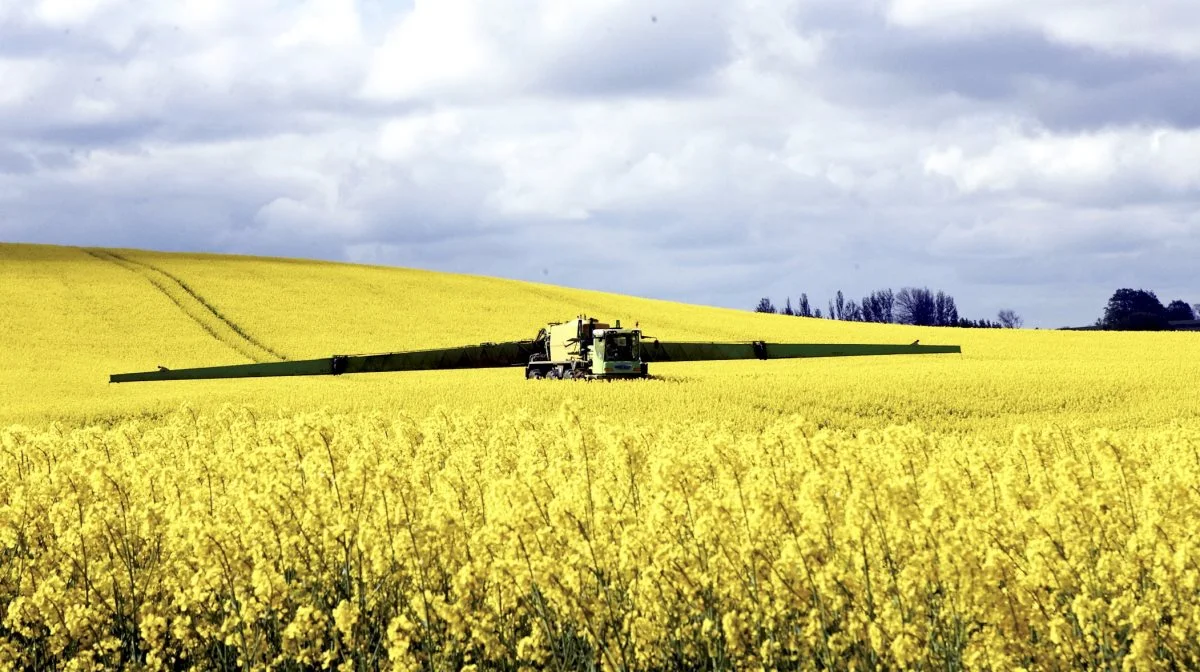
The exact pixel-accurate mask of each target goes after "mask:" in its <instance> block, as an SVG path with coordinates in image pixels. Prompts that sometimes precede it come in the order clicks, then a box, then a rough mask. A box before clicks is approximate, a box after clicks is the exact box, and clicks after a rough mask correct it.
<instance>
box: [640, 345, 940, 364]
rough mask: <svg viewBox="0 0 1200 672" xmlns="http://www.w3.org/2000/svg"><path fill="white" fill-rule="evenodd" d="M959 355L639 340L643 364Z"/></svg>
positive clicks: (899, 348)
mask: <svg viewBox="0 0 1200 672" xmlns="http://www.w3.org/2000/svg"><path fill="white" fill-rule="evenodd" d="M952 352H959V353H960V352H962V348H961V347H959V346H957V345H889V344H884V343H765V342H763V341H753V342H750V343H698V342H695V343H693V342H681V341H676V342H670V341H657V340H643V341H642V361H643V362H697V361H705V360H722V359H795V358H807V357H862V356H872V355H927V354H936V353H952Z"/></svg>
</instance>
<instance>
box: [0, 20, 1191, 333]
mask: <svg viewBox="0 0 1200 672" xmlns="http://www.w3.org/2000/svg"><path fill="white" fill-rule="evenodd" d="M706 4H708V3H706ZM711 6H712V7H714V8H715V9H714V10H713V13H711V14H710V13H708V12H707V11H706V10H704V9H700V8H696V7H695V6H694V5H691V4H690V3H684V2H682V0H680V1H671V2H665V3H659V4H656V5H652V6H651V5H641V4H640V3H639V4H635V5H632V7H633V8H632V9H627V10H625V13H616V14H611V15H604V16H602V17H601V18H602V20H601V21H600V23H599V26H598V29H597V30H595V31H592V32H588V33H586V34H584V35H583V36H582V37H580V38H579V39H577V40H574V41H569V42H568V43H564V44H550V45H549V46H545V48H544V49H543V50H542V51H540V52H538V53H536V54H532V55H531V56H530V59H531V61H530V62H528V63H523V64H521V66H522V67H524V68H526V70H525V71H524V74H525V75H527V76H528V78H527V79H521V78H518V85H517V86H516V88H514V89H513V90H501V91H490V92H489V90H488V89H487V88H486V87H481V91H483V92H482V93H480V94H479V97H478V98H474V99H471V100H469V101H463V100H457V99H449V100H442V99H436V98H434V99H431V100H426V101H423V102H422V103H421V104H420V105H415V104H412V103H391V102H378V101H365V100H363V99H361V98H359V97H358V95H357V92H358V90H359V88H360V83H361V81H362V78H363V76H364V73H366V72H367V70H368V64H367V63H366V62H365V58H366V57H365V54H366V53H369V51H370V49H369V48H370V47H371V46H372V44H366V45H360V47H356V48H353V49H349V50H347V51H344V52H343V51H338V50H332V51H322V50H319V49H318V50H315V51H312V52H311V53H304V52H303V50H301V52H300V53H297V52H295V51H287V50H281V49H279V48H276V47H274V46H272V43H271V40H270V39H269V37H270V36H269V35H263V36H259V35H257V34H256V33H253V32H247V33H246V34H245V35H241V34H239V35H234V36H216V35H213V36H205V35H203V34H200V33H197V32H195V31H192V30H190V29H189V28H188V27H184V28H183V30H181V31H178V32H177V31H176V30H175V29H174V28H173V27H171V26H170V25H143V26H140V27H139V26H138V25H137V22H136V21H134V22H133V25H134V29H133V30H131V31H127V32H128V34H129V35H130V36H131V37H128V38H127V39H124V40H117V41H111V40H107V41H106V40H105V39H102V37H103V36H102V35H100V33H101V32H102V31H100V30H99V29H98V28H94V29H92V30H79V31H74V32H73V33H72V34H70V35H66V34H63V33H61V31H58V32H55V31H51V30H48V29H44V28H39V27H38V26H36V25H33V24H31V23H28V22H25V23H18V22H16V21H10V22H9V23H6V24H2V25H0V58H13V57H19V58H21V59H35V58H36V59H42V62H44V63H45V64H46V65H47V67H49V69H50V70H49V73H50V74H49V77H48V78H47V79H46V80H45V81H43V82H41V85H42V86H41V88H40V89H39V90H38V91H37V92H36V95H34V96H32V97H30V98H29V99H25V100H18V101H8V102H3V99H2V98H0V238H4V239H6V240H28V241H36V242H53V243H61V244H79V245H112V246H130V247H144V248H157V249H167V250H200V251H212V252H232V253H255V254H269V255H284V256H298V257H308V258H333V259H349V260H354V261H365V262H369V263H395V264H399V265H405V266H414V267H421V268H433V269H437V270H445V271H456V272H466V273H477V274H485V275H496V276H501V277H510V278H519V279H526V280H534V281H541V282H552V283H555V284H562V285H567V286H574V287H582V288H588V289H599V290H605V291H614V292H621V293H628V294H634V295H640V296H652V297H658V298H668V299H676V300H683V301H692V302H698V303H709V304H716V305H725V306H730V307H741V308H749V307H750V306H752V305H753V303H754V302H755V301H756V300H757V299H758V298H759V297H760V296H763V295H770V296H772V297H773V298H775V299H776V300H777V301H779V302H782V300H783V297H785V296H791V297H793V298H795V297H796V296H797V295H798V294H799V293H800V292H801V291H804V292H807V293H808V294H809V297H810V299H811V300H813V301H814V303H816V305H819V306H822V307H823V306H824V301H825V300H826V299H827V298H828V297H830V296H832V295H833V293H834V292H835V291H836V290H838V289H842V290H843V291H844V292H846V293H847V295H848V296H851V297H855V298H857V297H860V296H861V295H863V294H865V293H867V292H869V291H871V290H873V289H877V288H880V287H885V286H891V287H893V288H899V287H901V286H905V285H918V286H924V285H928V286H930V287H934V288H942V289H946V290H947V291H950V292H951V293H952V294H954V295H955V296H956V298H957V299H958V301H959V306H960V309H961V311H962V312H963V313H964V314H965V315H968V316H971V317H985V316H989V317H990V316H992V315H994V313H995V310H997V309H999V308H1002V307H1011V308H1015V309H1017V310H1018V312H1020V313H1022V315H1024V316H1025V317H1026V320H1027V322H1029V323H1030V324H1038V323H1041V324H1043V326H1061V325H1062V324H1072V323H1074V324H1086V323H1088V322H1090V321H1091V320H1093V319H1095V317H1096V315H1097V311H1098V310H1099V307H1100V306H1102V305H1103V301H1104V300H1105V299H1106V298H1107V295H1108V293H1111V291H1112V289H1113V288H1114V287H1115V286H1117V285H1118V284H1127V285H1130V286H1147V287H1149V288H1152V289H1157V288H1161V289H1162V291H1163V292H1167V293H1171V294H1173V293H1175V292H1178V293H1179V294H1180V295H1181V296H1183V298H1186V299H1189V300H1200V295H1197V296H1187V295H1186V291H1185V290H1186V289H1187V286H1188V285H1189V283H1192V284H1193V285H1194V282H1195V279H1194V278H1195V273H1194V271H1193V270H1191V267H1192V266H1194V264H1192V266H1189V265H1188V263H1187V262H1188V261H1189V260H1192V261H1194V260H1195V259H1196V258H1197V257H1198V256H1200V249H1197V246H1198V245H1197V243H1196V241H1197V240H1200V233H1198V232H1200V222H1197V221H1194V220H1192V219H1189V218H1188V214H1187V213H1188V212H1189V209H1190V211H1193V212H1194V211H1195V209H1196V208H1197V207H1198V205H1197V202H1198V201H1200V198H1198V197H1197V194H1195V193H1194V190H1191V191H1189V190H1187V189H1176V190H1175V191H1174V192H1172V191H1171V190H1170V188H1168V187H1169V185H1167V186H1164V184H1163V181H1162V176H1161V175H1159V174H1151V171H1141V172H1139V171H1138V170H1132V171H1129V172H1127V173H1122V174H1121V175H1120V179H1119V180H1117V181H1115V182H1103V183H1100V184H1085V185H1084V186H1083V187H1079V188H1076V187H1073V186H1072V184H1071V181H1070V180H1066V181H1065V183H1064V184H1058V183H1055V182H1053V181H1051V180H1046V179H1042V178H1039V177H1038V176H1037V175H1033V176H1032V177H1029V176H1019V177H1020V178H1021V179H1017V180H1015V181H1014V182H1013V185H1014V186H1013V187H1012V188H1011V189H1008V190H999V191H994V192H977V193H963V192H960V191H958V190H957V189H956V187H955V185H954V183H952V182H951V181H949V180H946V179H943V178H942V177H939V176H937V175H930V174H926V173H925V172H924V170H923V167H922V159H923V156H924V152H925V151H926V150H929V149H931V148H936V147H940V146H943V145H944V142H943V141H944V140H947V139H950V140H953V142H954V143H956V144H959V143H961V144H962V146H963V147H964V148H965V149H966V154H967V156H968V158H970V157H973V156H986V155H987V154H988V151H989V150H990V149H991V148H992V147H993V146H994V145H995V143H996V142H997V140H996V136H995V133H994V131H995V126H996V124H997V123H998V121H999V120H1015V121H1016V122H1017V125H1018V128H1025V127H1027V128H1031V129H1036V130H1037V131H1038V132H1041V131H1045V130H1048V131H1049V132H1055V131H1070V130H1076V129H1089V128H1099V127H1108V126H1118V127H1122V126H1127V127H1131V128H1135V130H1136V128H1139V127H1138V126H1136V125H1138V124H1141V125H1155V124H1163V125H1169V126H1177V127H1181V128H1182V127H1192V126H1195V125H1196V119H1197V118H1198V116H1200V112H1198V110H1200V107H1198V105H1200V104H1198V103H1196V102H1194V101H1193V100H1192V98H1191V97H1190V96H1189V95H1188V94H1189V93H1190V91H1189V89H1191V90H1195V89H1196V88H1200V87H1197V86H1196V85H1197V84H1200V82H1198V81H1197V79H1198V78H1200V74H1196V73H1197V72H1200V68H1195V67H1193V66H1194V64H1193V63H1189V62H1187V61H1184V60H1179V59H1173V58H1170V57H1160V56H1145V55H1126V56H1119V55H1113V54H1112V53H1109V52H1100V51H1088V50H1086V49H1083V48H1076V47H1066V46H1062V45H1059V44H1055V43H1051V42H1048V41H1047V40H1045V39H1044V38H1042V37H1040V36H1038V35H1036V34H1033V33H1022V32H1018V31H1009V32H1006V33H1003V34H997V33H990V34H986V35H977V36H974V37H962V36H960V37H954V38H948V37H940V36H938V37H935V36H933V35H932V34H930V33H928V32H924V31H919V30H908V29H902V28H897V27H892V26H888V25H886V22H885V21H884V20H883V19H882V18H881V17H880V16H879V15H878V14H877V13H875V10H874V8H873V3H869V2H862V3H854V2H841V1H840V0H839V1H837V2H833V1H828V0H822V1H820V2H806V3H803V4H801V5H800V7H801V9H800V11H799V13H798V15H797V19H796V21H797V24H796V27H797V30H798V31H800V32H802V33H803V34H804V35H805V36H809V37H814V36H815V37H819V38H820V42H821V43H822V44H823V45H824V47H823V50H822V51H821V52H820V57H819V58H818V60H817V62H816V64H815V65H804V64H802V63H801V61H803V59H788V58H782V57H780V58H775V57H774V56H772V55H763V54H759V53H757V52H756V51H755V49H757V48H758V45H756V44H755V43H754V41H753V40H750V41H746V40H735V39H733V35H732V31H734V30H735V28H731V26H733V25H734V24H735V23H736V22H734V21H732V20H731V19H732V18H737V17H736V16H732V13H733V12H734V11H735V10H736V11H740V12H749V11H753V10H752V9H750V8H748V7H744V6H740V5H739V6H737V7H735V5H733V4H729V5H725V4H720V5H718V4H716V3H711ZM380 7H381V5H380V4H378V3H376V4H374V5H372V9H371V10H370V11H371V12H376V13H377V12H379V11H382V10H381V9H380ZM738 7H740V9H738ZM651 15H653V16H655V18H656V19H657V20H654V21H652V20H651V19H650V17H651ZM373 16H374V14H373ZM390 20H395V17H390ZM382 22H383V20H382V19H379V20H377V21H376V23H382ZM374 28H375V29H374V30H371V29H369V27H368V30H366V31H365V33H366V34H367V35H368V36H372V37H369V39H374V40H376V41H377V40H378V39H382V35H383V34H384V32H385V31H383V30H381V29H380V27H379V26H378V25H376V26H375V27H374ZM227 37H228V38H229V39H231V40H233V44H234V45H235V47H236V53H237V54H238V56H239V58H241V59H242V60H241V61H240V62H241V63H242V64H243V65H242V66H241V67H238V68H236V69H234V70H233V71H231V72H224V73H221V72H218V73H217V74H212V73H207V72H197V71H195V70H189V69H188V68H186V67H183V64H184V63H185V62H187V61H188V59H189V58H190V57H191V56H194V55H195V54H196V51H197V49H198V48H201V47H204V46H206V45H207V44H208V42H207V41H209V40H217V39H225V38H227ZM510 37H511V38H512V39H513V40H515V42H514V43H522V40H523V39H525V38H526V37H527V36H524V35H514V36H510ZM5 38H11V39H10V40H8V41H6V40H5ZM114 44H115V45H117V46H113V45H114ZM538 44H542V43H541V42H538ZM539 48H541V47H539ZM747 50H748V51H747ZM764 63H767V64H768V66H764V65H763V64H764ZM127 66H129V67H127ZM135 66H136V67H135ZM784 66H786V68H785V67H784ZM788 68H790V69H788ZM218 70H219V69H218ZM132 73H137V77H138V79H137V80H135V79H134V75H133V74H132ZM80 92H84V93H88V94H89V95H92V96H93V97H95V98H96V99H97V100H99V101H101V102H104V103H106V104H109V105H108V106H107V107H105V108H104V111H103V113H97V112H94V111H93V112H91V113H89V114H84V113H81V112H79V111H78V110H76V109H75V108H74V107H73V106H72V102H73V101H74V100H75V98H76V96H77V94H79V93H80ZM597 110H599V111H600V112H599V113H597ZM443 111H444V112H447V113H448V115H449V117H450V123H449V127H448V128H442V127H440V126H438V125H437V120H434V121H433V122H431V125H418V126H417V130H416V131H414V140H413V141H412V146H411V147H410V146H407V145H405V146H403V147H400V148H395V147H392V148H387V147H383V146H382V145H384V144H385V143H384V141H383V139H382V138H383V137H384V136H386V133H384V132H383V131H384V125H385V124H386V123H387V122H390V121H403V120H405V119H418V120H420V119H422V118H424V117H427V116H430V115H432V114H433V113H436V112H443ZM1135 140H1136V138H1135ZM400 144H403V143H400ZM610 145H611V146H613V147H615V148H610ZM73 150H74V151H73ZM114 157H115V158H114ZM506 199H507V200H506ZM1031 202H1034V203H1040V204H1043V205H1044V204H1046V203H1050V204H1053V207H1046V208H1045V209H1044V212H1042V214H1039V215H1028V217H1029V218H1030V219H1029V221H1025V222H1023V223H1024V224H1025V225H1027V226H1028V227H1029V228H1028V231H1031V232H1034V233H1037V235H1025V234H1022V233H1021V232H1020V231H1015V230H1014V229H1013V228H1012V227H1006V225H1005V222H1013V221H1021V218H1022V217H1023V216H1025V214H1024V213H1028V212H1029V210H1028V209H1027V208H1028V205H1029V204H1030V203H1031ZM514 203H515V204H516V205H514ZM1135 206H1136V207H1135ZM576 211H579V212H584V211H586V213H587V215H588V217H587V218H586V219H582V220H578V219H572V218H571V217H574V216H575V213H576ZM1098 212H1099V213H1103V214H1104V216H1103V217H1100V218H1099V219H1097V215H1096V213H1098ZM1147 222H1159V223H1165V224H1162V225H1161V226H1157V225H1156V226H1150V225H1147ZM972 226H978V227H979V231H978V232H977V233H978V235H973V234H972V228H971V227H972ZM1056 226H1058V227H1061V231H1060V232H1059V233H1058V234H1054V233H1047V231H1050V230H1051V229H1053V227H1056ZM960 229H961V231H960ZM947 231H949V233H947ZM964 231H965V233H964ZM955 232H957V235H958V237H957V238H955V237H954V235H955ZM1063 232H1065V233H1063ZM939 234H940V235H941V236H942V237H941V238H939ZM1193 293H1195V292H1193ZM1056 297H1057V298H1056Z"/></svg>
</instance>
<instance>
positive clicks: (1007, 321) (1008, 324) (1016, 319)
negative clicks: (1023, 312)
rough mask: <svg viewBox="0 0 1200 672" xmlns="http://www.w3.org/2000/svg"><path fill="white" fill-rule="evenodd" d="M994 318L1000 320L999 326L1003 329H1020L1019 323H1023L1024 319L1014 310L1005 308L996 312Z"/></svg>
mask: <svg viewBox="0 0 1200 672" xmlns="http://www.w3.org/2000/svg"><path fill="white" fill-rule="evenodd" d="M996 319H997V320H1000V326H1002V327H1004V328H1005V329H1020V328H1021V325H1023V324H1025V320H1022V319H1021V316H1020V315H1017V313H1016V311H1014V310H1009V309H1008V308H1005V309H1004V310H1002V311H1000V312H999V313H997V314H996Z"/></svg>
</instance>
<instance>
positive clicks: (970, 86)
mask: <svg viewBox="0 0 1200 672" xmlns="http://www.w3.org/2000/svg"><path fill="white" fill-rule="evenodd" d="M797 26H798V29H800V30H804V31H810V32H813V33H816V34H819V35H821V36H822V37H823V39H824V42H825V49H824V51H823V52H822V62H823V73H822V74H824V75H828V76H822V77H819V78H818V79H819V81H820V82H821V83H822V86H824V87H825V88H826V90H827V91H828V92H829V94H830V95H832V96H835V97H837V98H838V99H839V100H843V101H845V102H847V103H850V104H854V103H859V104H865V105H871V106H876V105H886V104H888V103H889V102H890V103H892V104H895V103H897V102H900V101H903V103H904V104H905V105H911V106H915V107H916V108H917V110H918V111H919V110H920V109H921V108H925V109H931V107H930V101H929V100H928V99H929V98H930V97H936V96H947V95H950V96H959V97H962V98H963V99H965V101H966V102H968V103H970V104H971V105H972V106H974V107H975V108H976V109H980V108H987V109H990V110H992V111H993V112H994V111H995V110H997V109H1002V110H1006V111H1008V112H1009V113H1010V114H1014V115H1024V114H1028V115H1031V116H1032V117H1034V118H1036V119H1038V120H1039V121H1041V122H1042V123H1043V124H1045V125H1046V126H1048V127H1050V128H1054V129H1058V130H1066V131H1074V130H1081V129H1088V128H1100V127H1103V126H1106V125H1113V124H1139V123H1140V124H1166V125H1170V126H1175V127H1178V128H1195V127H1197V126H1198V125H1200V97H1197V96H1194V95H1192V92H1193V91H1195V90H1197V88H1198V87H1200V62H1197V61H1194V60H1189V59H1185V58H1183V57H1177V56H1168V55H1160V54H1149V53H1124V54H1118V53H1115V52H1112V51H1102V50H1099V49H1094V48H1089V47H1085V46H1073V45H1067V44H1063V43H1061V42H1055V41H1052V40H1050V39H1049V38H1047V37H1046V36H1045V35H1044V34H1042V33H1038V32H1035V31H1033V30H1021V29H1016V28H1007V29H1005V30H1003V31H981V32H980V33H977V34H971V35H967V34H942V33H938V32H935V31H932V30H923V29H904V28H899V27H896V26H892V25H889V24H888V23H887V21H886V20H885V19H884V17H882V16H881V15H879V14H877V13H874V12H870V11H865V10H864V9H863V7H862V6H861V5H854V4H853V3H839V4H838V5H837V6H834V5H831V4H828V3H823V2H817V3H815V4H814V5H813V6H812V7H810V8H809V9H808V10H807V11H805V12H803V13H802V14H801V15H800V16H799V17H798V20H797ZM922 99H925V101H924V102H922ZM933 109H936V108H933ZM963 111H964V110H963V109H962V107H961V106H960V107H957V108H956V107H950V108H949V112H950V113H951V114H961V113H962V112H963Z"/></svg>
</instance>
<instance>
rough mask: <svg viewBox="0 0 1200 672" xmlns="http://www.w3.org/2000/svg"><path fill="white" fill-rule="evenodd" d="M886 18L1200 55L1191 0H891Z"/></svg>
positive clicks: (928, 25) (947, 28)
mask: <svg viewBox="0 0 1200 672" xmlns="http://www.w3.org/2000/svg"><path fill="white" fill-rule="evenodd" d="M887 16H888V18H889V19H890V20H891V21H893V22H894V23H896V24H897V25H900V26H904V27H909V28H928V29H933V30H941V31H952V32H967V33H981V32H996V31H1000V32H1002V31H1005V30H1012V29H1015V28H1027V29H1033V30H1037V31H1040V32H1041V33H1043V34H1045V35H1046V36H1048V37H1050V38H1051V39H1054V40H1057V41H1061V42H1064V43H1066V44H1073V45H1080V46H1086V47H1092V48H1095V49H1099V50H1103V51H1112V52H1127V51H1144V52H1151V53H1166V54H1174V55H1179V56H1185V57H1195V56H1197V55H1200V28H1198V26H1197V22H1196V20H1197V6H1196V3H1195V2H1193V0H1144V1H1141V2H1129V1H1127V0H891V1H890V3H889V4H888V7H887Z"/></svg>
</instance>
